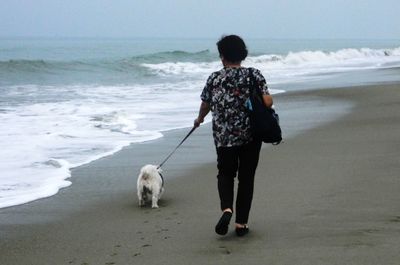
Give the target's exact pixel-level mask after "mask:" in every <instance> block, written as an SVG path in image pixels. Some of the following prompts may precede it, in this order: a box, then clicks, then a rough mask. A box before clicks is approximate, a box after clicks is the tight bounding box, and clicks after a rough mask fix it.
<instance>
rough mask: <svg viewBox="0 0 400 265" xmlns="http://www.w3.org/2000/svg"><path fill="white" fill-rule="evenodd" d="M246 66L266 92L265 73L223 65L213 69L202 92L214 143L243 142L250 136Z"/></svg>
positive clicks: (235, 143) (223, 145) (228, 145)
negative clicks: (207, 107)
mask: <svg viewBox="0 0 400 265" xmlns="http://www.w3.org/2000/svg"><path fill="white" fill-rule="evenodd" d="M249 69H251V71H252V72H253V76H254V78H255V80H256V82H257V83H258V85H259V87H260V89H261V91H262V93H263V94H267V95H269V91H268V87H267V83H266V81H265V78H264V76H263V75H262V74H261V72H260V71H259V70H258V69H255V68H244V67H240V68H228V67H226V68H223V69H221V70H219V71H217V72H214V73H212V74H211V75H210V76H209V77H208V80H207V83H206V85H205V87H204V89H203V92H202V93H201V100H203V101H204V102H207V103H208V104H210V107H211V112H212V116H213V123H212V125H213V126H212V128H213V136H214V142H215V145H216V146H217V147H230V146H240V145H244V144H246V143H248V142H250V141H251V140H252V137H251V131H250V120H249V113H248V110H247V108H246V101H247V99H248V98H249V94H250V85H249V84H250V75H249V73H250V72H249V71H250V70H249Z"/></svg>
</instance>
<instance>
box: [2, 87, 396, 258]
mask: <svg viewBox="0 0 400 265" xmlns="http://www.w3.org/2000/svg"><path fill="white" fill-rule="evenodd" d="M310 100H312V101H313V102H314V103H315V104H314V105H311V104H310ZM275 102H276V104H277V105H278V112H280V113H281V114H282V115H281V120H282V126H283V128H284V129H287V130H286V131H288V134H287V135H285V136H286V137H285V142H284V143H283V144H281V145H279V146H275V147H272V146H266V145H265V146H264V148H263V149H262V154H261V160H260V163H259V167H258V171H257V175H256V187H255V195H254V201H253V207H252V211H251V215H250V221H249V225H250V229H251V231H250V233H249V235H248V236H246V237H244V238H238V237H236V235H235V234H234V231H233V224H232V226H231V230H230V232H229V233H228V235H227V236H225V237H220V236H218V235H216V234H215V233H214V225H215V223H216V222H217V220H218V218H219V216H220V213H219V202H218V194H217V189H216V177H215V176H216V163H215V162H214V161H215V150H214V146H213V142H212V136H211V129H210V126H209V125H205V126H202V127H201V128H200V129H198V130H197V131H196V132H195V133H194V134H193V136H191V137H190V138H189V139H188V141H187V142H186V143H185V144H184V146H183V147H182V148H181V149H179V150H178V152H177V153H176V155H174V156H173V157H172V158H171V160H170V161H168V163H167V164H166V166H165V168H164V174H165V178H166V192H165V194H164V197H163V198H162V200H161V201H160V208H159V209H155V210H153V209H150V208H139V207H138V206H137V197H136V191H135V189H136V188H135V186H136V176H137V173H138V171H139V169H140V167H141V166H142V165H144V164H147V163H157V162H159V161H161V160H162V159H163V158H164V157H165V156H166V154H168V152H169V151H171V150H172V149H173V148H174V147H175V146H176V144H177V143H178V142H179V141H180V139H181V138H183V136H184V135H185V134H186V131H187V130H186V129H184V130H176V131H172V132H168V133H166V135H165V137H163V138H162V139H159V140H156V141H151V142H146V143H142V144H135V145H132V146H130V147H128V148H125V149H124V150H122V151H121V152H119V153H117V154H115V155H113V156H110V157H106V158H102V159H100V160H97V161H95V162H92V163H90V164H88V165H84V166H81V167H79V168H76V169H74V170H73V172H72V177H71V179H70V180H71V181H72V183H73V184H72V186H70V187H69V188H66V189H63V190H61V191H60V192H59V193H58V194H57V195H56V196H53V197H50V198H47V199H42V200H38V201H35V202H32V203H28V204H25V205H21V206H15V207H9V208H4V209H0V264H1V265H13V264H19V265H21V264H32V265H36V264H37V265H43V264H79V265H83V264H85V265H87V264H90V265H92V264H96V265H97V264H109V265H110V264H164V265H168V264H173V265H178V264H248V265H250V264H296V265H299V264H307V265H310V264H317V265H323V264H341V265H348V264H360V265H361V264H362V265H367V264H371V265H372V264H373V265H377V264H385V265H389V264H399V261H400V254H399V251H398V249H399V246H400V204H399V201H400V192H399V191H400V178H399V174H400V137H399V135H400V107H399V102H400V85H399V84H381V85H374V86H362V87H347V88H334V89H318V90H311V91H305V92H304V91H303V92H294V93H285V94H281V95H277V96H276V97H275ZM338 106H339V107H338ZM340 106H345V107H340ZM293 108H296V109H298V110H299V111H298V112H296V113H297V114H296V115H294V116H293V115H292V116H290V117H289V115H288V114H286V113H287V112H288V111H287V110H288V109H290V110H291V112H292V113H293V112H295V111H293ZM286 117H288V118H287V119H285V118H286ZM327 117H330V118H329V119H328V118H327ZM324 120H325V122H324ZM327 121H329V122H327Z"/></svg>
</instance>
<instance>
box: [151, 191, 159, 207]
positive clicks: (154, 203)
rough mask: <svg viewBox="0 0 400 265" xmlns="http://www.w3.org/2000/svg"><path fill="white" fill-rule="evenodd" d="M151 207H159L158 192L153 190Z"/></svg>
mask: <svg viewBox="0 0 400 265" xmlns="http://www.w3.org/2000/svg"><path fill="white" fill-rule="evenodd" d="M151 208H158V193H157V192H153V196H152V197H151Z"/></svg>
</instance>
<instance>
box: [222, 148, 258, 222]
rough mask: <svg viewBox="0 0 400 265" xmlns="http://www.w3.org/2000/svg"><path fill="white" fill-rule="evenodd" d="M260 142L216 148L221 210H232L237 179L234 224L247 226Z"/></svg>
mask: <svg viewBox="0 0 400 265" xmlns="http://www.w3.org/2000/svg"><path fill="white" fill-rule="evenodd" d="M261 144H262V143H261V141H253V142H250V143H248V144H245V145H242V146H233V147H218V148H217V157H218V176H217V178H218V193H219V198H220V201H221V210H225V209H227V208H230V209H232V210H233V201H234V187H235V185H234V184H235V177H236V176H237V177H238V181H239V184H238V189H237V196H236V223H238V224H247V221H248V219H249V213H250V208H251V202H252V200H253V190H254V175H255V173H256V168H257V165H258V158H259V155H260V149H261Z"/></svg>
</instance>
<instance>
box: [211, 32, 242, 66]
mask: <svg viewBox="0 0 400 265" xmlns="http://www.w3.org/2000/svg"><path fill="white" fill-rule="evenodd" d="M217 47H218V52H219V55H220V56H221V57H223V58H224V59H225V60H227V61H228V62H231V63H239V62H241V61H243V60H244V59H246V57H247V53H248V52H247V47H246V44H245V43H244V41H243V39H242V38H241V37H239V36H237V35H228V36H222V38H221V39H220V40H219V41H218V42H217Z"/></svg>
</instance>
